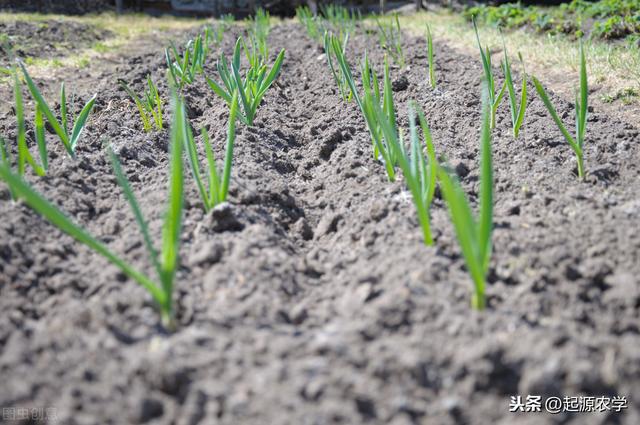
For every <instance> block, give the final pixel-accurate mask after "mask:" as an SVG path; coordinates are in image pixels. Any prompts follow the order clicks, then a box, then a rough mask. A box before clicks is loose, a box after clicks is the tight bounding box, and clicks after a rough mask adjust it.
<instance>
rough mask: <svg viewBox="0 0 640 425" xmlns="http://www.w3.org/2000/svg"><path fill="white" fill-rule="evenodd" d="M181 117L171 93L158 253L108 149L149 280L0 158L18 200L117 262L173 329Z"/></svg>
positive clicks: (0, 175)
mask: <svg viewBox="0 0 640 425" xmlns="http://www.w3.org/2000/svg"><path fill="white" fill-rule="evenodd" d="M184 122H185V108H184V104H183V102H182V100H179V99H178V98H176V97H175V96H174V115H173V122H172V126H171V154H170V174H169V190H168V204H167V211H166V214H165V219H164V226H163V231H162V245H161V250H160V251H159V252H158V251H157V250H156V249H155V247H154V245H153V243H152V242H151V236H150V234H149V230H148V226H147V222H146V221H145V219H144V217H143V215H142V212H141V210H140V207H139V205H138V202H137V201H136V198H135V196H134V194H133V191H132V189H131V186H130V184H129V182H128V180H127V178H126V176H125V174H124V171H123V170H122V167H121V165H120V161H119V160H118V158H117V156H116V155H115V154H114V153H113V151H112V150H111V149H110V148H109V149H108V151H109V157H110V159H111V162H112V165H113V168H114V172H115V175H116V179H117V181H118V183H119V185H120V186H121V188H122V190H123V192H124V195H125V198H126V199H127V201H128V203H129V205H130V206H131V209H132V211H133V214H134V216H135V219H136V222H137V223H138V225H139V227H140V231H141V233H142V237H143V239H144V243H145V246H146V248H147V251H148V254H149V257H150V260H151V262H152V263H153V266H154V268H155V270H156V273H157V279H152V278H150V277H149V276H147V275H145V274H143V273H141V272H140V271H138V270H137V269H136V268H135V267H133V266H132V265H131V264H129V263H128V262H127V261H126V260H124V259H123V258H122V257H120V256H118V255H117V254H115V253H113V252H112V251H111V250H110V249H109V247H107V246H106V245H105V244H104V243H102V242H100V240H99V239H98V238H96V237H94V236H93V235H91V234H90V233H89V232H87V231H86V230H85V229H83V228H82V227H80V226H79V225H77V224H75V223H74V222H73V221H72V220H71V219H70V218H69V217H67V216H66V215H65V214H64V213H63V212H62V211H61V210H60V209H59V208H58V207H57V206H55V205H54V204H52V203H50V202H49V201H47V200H46V199H45V198H44V197H43V196H42V195H40V194H39V193H38V192H36V191H35V190H34V189H33V188H32V187H31V186H30V185H29V184H28V183H27V182H25V181H24V180H23V179H22V177H20V176H19V175H18V174H14V173H13V172H12V171H11V169H10V168H9V166H8V165H7V164H6V163H5V162H4V161H3V162H1V163H0V179H2V180H4V181H5V183H7V185H8V186H9V188H10V190H11V192H12V193H13V194H14V195H15V196H16V197H17V198H19V199H22V200H23V201H24V202H25V203H26V204H27V205H28V206H29V207H31V208H32V209H33V210H34V211H36V212H37V213H38V214H40V215H41V216H42V217H43V218H45V219H47V220H48V221H49V222H51V223H52V224H53V225H54V226H56V227H57V228H58V229H60V230H61V231H63V232H65V233H67V234H69V235H70V236H72V237H73V238H75V239H76V240H77V241H78V242H80V243H83V244H85V245H87V246H88V247H89V248H91V249H92V250H94V251H95V252H97V253H98V254H100V255H102V256H103V257H105V258H106V259H107V260H108V261H110V262H111V263H112V264H114V265H115V266H116V267H118V268H119V269H120V270H121V271H122V272H123V273H124V274H125V275H127V276H128V277H130V278H131V279H133V280H134V281H135V282H137V283H138V284H139V285H140V286H142V287H143V288H145V289H146V290H147V291H148V292H149V294H150V295H151V297H152V298H153V299H154V301H155V302H156V304H157V306H158V308H159V311H160V318H161V321H162V324H163V325H164V326H165V327H166V328H167V329H173V328H174V327H175V321H174V309H173V287H174V279H175V275H176V271H177V269H178V264H179V248H180V232H181V220H182V206H183V175H182V144H183V137H184V134H185V129H184Z"/></svg>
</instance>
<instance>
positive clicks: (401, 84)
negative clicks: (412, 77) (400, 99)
mask: <svg viewBox="0 0 640 425" xmlns="http://www.w3.org/2000/svg"><path fill="white" fill-rule="evenodd" d="M391 88H392V89H393V91H404V90H406V89H407V88H409V79H407V77H406V76H405V75H401V76H400V77H398V79H396V80H395V81H394V82H393V83H391Z"/></svg>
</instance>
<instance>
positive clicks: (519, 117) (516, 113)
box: [502, 46, 527, 139]
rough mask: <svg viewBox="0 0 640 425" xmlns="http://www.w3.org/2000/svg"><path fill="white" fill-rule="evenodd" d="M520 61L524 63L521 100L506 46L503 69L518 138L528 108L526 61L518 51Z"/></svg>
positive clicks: (515, 135)
mask: <svg viewBox="0 0 640 425" xmlns="http://www.w3.org/2000/svg"><path fill="white" fill-rule="evenodd" d="M518 57H519V58H520V63H521V64H522V89H521V91H520V101H519V102H518V97H517V95H516V91H515V88H514V86H513V77H512V76H511V63H510V62H509V55H508V54H507V47H506V46H505V47H504V61H503V62H502V69H503V71H504V77H505V83H506V85H507V90H508V93H509V106H510V108H511V124H512V127H513V138H514V139H517V138H518V135H519V134H520V127H521V126H522V121H523V120H524V113H525V111H526V110H527V72H526V70H525V69H524V61H523V60H522V55H521V54H520V53H518Z"/></svg>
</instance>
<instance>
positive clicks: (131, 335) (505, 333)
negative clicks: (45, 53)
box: [0, 23, 640, 425]
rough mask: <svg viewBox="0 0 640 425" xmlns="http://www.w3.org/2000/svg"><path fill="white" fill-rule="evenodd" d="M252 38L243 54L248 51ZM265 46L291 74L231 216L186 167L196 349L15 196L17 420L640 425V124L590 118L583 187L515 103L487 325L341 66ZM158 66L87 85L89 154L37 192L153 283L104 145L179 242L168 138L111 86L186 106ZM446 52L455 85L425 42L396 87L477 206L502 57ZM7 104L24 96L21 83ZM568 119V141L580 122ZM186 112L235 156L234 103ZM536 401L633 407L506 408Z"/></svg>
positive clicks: (367, 44) (537, 104)
mask: <svg viewBox="0 0 640 425" xmlns="http://www.w3.org/2000/svg"><path fill="white" fill-rule="evenodd" d="M239 34H240V30H239V29H238V28H234V29H233V30H232V31H229V32H227V33H226V34H225V39H224V43H223V47H224V50H225V51H226V53H227V54H230V52H231V50H232V48H233V44H234V43H235V38H236V37H237V36H238V35H239ZM376 41H377V40H376V39H375V37H369V38H368V39H367V38H366V37H365V36H364V35H363V34H362V33H359V34H358V35H354V36H352V38H351V41H350V44H349V57H350V60H351V62H352V65H354V64H355V63H356V58H358V62H359V58H360V56H361V55H362V54H363V52H364V51H365V48H366V49H367V51H368V53H369V55H370V59H371V60H372V62H373V63H374V64H376V67H377V68H378V70H381V68H380V65H381V64H382V61H383V52H382V50H381V49H380V48H379V47H378V46H377V43H376ZM269 42H270V46H271V48H272V49H271V50H272V51H271V53H272V55H275V53H277V51H279V49H280V48H285V49H286V57H285V61H284V65H283V68H282V73H281V75H280V77H279V78H278V80H277V82H276V84H274V86H273V87H272V88H271V89H270V90H269V91H268V93H267V95H266V96H265V101H264V104H263V105H262V107H261V108H260V109H259V110H258V115H257V118H256V122H255V126H254V127H252V128H248V127H246V126H244V125H239V126H238V138H237V141H236V150H235V155H234V156H235V157H234V168H233V180H232V182H231V188H230V199H229V203H228V204H226V205H224V206H222V207H219V208H217V209H216V210H214V211H213V212H211V213H209V214H204V213H203V208H202V205H201V203H200V201H199V197H198V194H197V191H196V188H195V186H194V184H193V181H192V180H191V179H190V176H188V175H187V174H186V172H185V176H186V188H187V190H186V193H185V202H186V206H185V219H184V220H185V221H184V229H183V233H182V243H183V245H182V249H181V255H182V261H181V268H180V270H179V272H178V276H177V281H176V282H177V283H176V311H177V321H178V328H177V331H176V332H174V333H167V332H165V331H164V330H162V328H161V327H160V326H159V322H158V316H157V313H156V311H155V309H154V306H153V304H152V302H151V299H150V297H149V296H148V294H147V293H146V292H145V291H144V290H143V289H142V288H140V287H139V286H137V285H136V284H135V283H133V282H132V281H130V280H126V279H125V278H124V276H123V275H122V274H121V273H120V272H119V271H118V270H117V269H116V268H115V267H114V266H111V265H110V264H108V263H107V262H106V260H104V259H103V258H102V257H100V256H98V255H96V254H95V253H93V252H92V251H89V250H88V249H87V248H85V247H84V246H81V245H79V244H78V243H76V242H75V241H74V240H72V239H71V238H70V237H68V236H66V235H64V234H62V233H61V232H59V231H57V230H56V229H55V228H54V227H52V226H51V225H50V224H48V223H47V222H46V221H44V220H43V219H42V218H40V217H39V216H38V215H37V214H35V213H34V212H32V211H31V210H29V209H28V208H27V207H26V206H24V205H21V204H15V203H13V202H11V200H10V196H9V192H8V190H6V188H5V186H4V185H2V188H1V189H0V198H1V200H0V216H1V217H2V220H0V234H2V239H1V240H0V310H1V311H2V314H1V315H0V342H1V343H0V376H1V377H2V383H3V385H2V386H0V405H2V406H16V407H26V408H46V407H53V408H55V409H56V410H55V412H56V417H57V420H58V421H59V423H64V424H75V423H77V424H85V423H87V424H89V423H100V424H108V423H113V424H121V423H178V424H181V423H184V424H194V423H202V424H205V423H220V424H234V425H235V424H296V425H299V424H356V423H380V424H382V423H390V424H397V425H399V424H418V423H437V424H449V423H451V424H458V423H479V424H485V423H505V424H507V423H565V424H566V423H571V424H591V423H593V424H595V423H620V424H623V423H624V424H637V423H640V410H639V409H638V406H640V352H639V351H638V346H640V335H639V332H640V330H639V322H638V315H639V310H640V284H639V282H638V276H639V275H640V258H639V257H640V228H639V226H638V223H639V222H640V198H639V196H638V193H639V192H640V179H639V175H640V165H639V164H640V145H639V144H638V141H639V140H640V136H639V133H638V130H637V129H636V127H635V126H634V125H631V124H628V123H625V122H622V121H620V120H619V119H618V117H616V116H608V115H604V114H602V113H599V111H598V110H595V111H593V112H592V113H591V114H590V118H589V121H588V124H587V126H588V130H587V141H586V146H585V158H586V159H585V161H586V167H587V172H588V176H587V179H586V181H585V182H580V181H578V179H577V177H576V174H575V161H573V155H572V152H571V150H570V149H569V147H568V145H567V144H566V142H565V141H564V139H563V138H562V135H561V134H560V133H559V131H558V129H557V127H555V124H554V123H553V121H552V120H551V119H550V117H549V116H548V113H547V111H546V109H545V107H544V105H543V104H542V102H541V101H540V100H539V98H537V97H534V98H533V99H532V100H530V104H529V109H528V111H527V116H526V118H525V123H524V126H523V130H522V133H521V136H520V138H519V139H518V140H513V137H512V135H511V127H510V125H511V123H510V116H509V112H508V106H507V102H504V104H503V105H502V106H501V108H500V109H499V112H498V124H497V128H496V130H495V131H494V132H493V136H494V137H493V144H492V147H493V154H494V173H495V195H494V198H495V217H494V222H495V230H494V236H493V241H494V255H493V259H492V262H491V269H490V274H489V275H490V277H489V286H488V288H487V294H488V307H487V309H486V310H485V311H482V312H478V311H474V310H472V309H471V308H470V303H469V300H470V294H471V292H472V284H471V281H470V278H469V276H468V274H467V272H466V270H465V269H464V261H463V259H462V257H461V254H460V251H459V246H458V244H457V241H456V239H455V235H454V233H453V229H452V227H451V224H450V221H449V218H448V211H447V209H446V207H445V205H444V203H443V201H442V200H441V199H440V196H439V194H437V196H436V200H435V202H434V206H433V208H432V211H431V215H432V226H433V231H434V237H435V244H434V246H433V247H426V246H425V245H424V244H423V242H422V236H421V232H420V229H419V226H418V223H417V221H416V219H415V212H414V206H413V204H412V202H411V197H410V195H409V194H408V193H407V191H406V189H405V187H404V184H403V182H402V181H399V182H396V183H393V184H390V183H388V182H387V179H386V175H385V172H384V167H383V166H382V165H381V164H380V163H379V162H377V161H374V160H373V158H372V155H371V141H370V136H369V133H368V131H367V128H366V126H365V123H364V121H363V119H362V117H361V114H360V112H359V110H358V109H357V106H356V105H355V104H354V103H353V102H352V103H349V104H345V103H344V102H343V101H342V100H341V99H340V97H339V95H338V93H337V89H336V86H335V83H334V81H333V79H332V77H331V74H330V73H329V71H328V68H327V65H326V63H325V61H324V58H323V57H322V49H321V47H320V46H318V45H317V44H315V42H313V41H312V40H311V39H309V38H308V37H307V36H306V35H305V33H304V30H303V29H302V27H300V26H299V25H294V24H288V23H285V24H281V25H279V26H277V27H274V28H273V29H272V32H271V35H270V39H269ZM163 48H164V46H149V49H148V51H145V52H136V54H133V55H125V56H124V58H123V60H122V61H121V62H120V63H118V64H117V66H114V65H101V64H100V63H96V64H92V65H91V66H92V67H93V68H92V69H93V70H94V71H102V72H103V73H107V71H108V75H107V76H103V77H101V78H95V77H91V76H90V75H98V74H92V73H89V72H87V73H83V74H82V75H80V76H78V78H77V79H75V78H71V77H70V78H67V85H68V87H74V88H77V92H78V95H79V97H81V98H82V99H88V98H89V97H90V95H92V94H93V93H96V92H97V93H98V101H97V103H96V109H95V110H94V112H93V114H92V115H91V117H90V120H89V124H88V126H87V128H86V129H85V133H84V135H83V139H82V141H81V144H80V146H79V147H78V158H77V160H75V161H73V160H71V159H69V158H68V157H67V156H66V154H65V152H64V149H63V147H62V145H61V144H59V143H51V151H52V157H53V160H52V163H51V169H50V172H49V175H48V176H47V177H45V178H35V177H33V176H31V177H30V178H29V181H30V182H32V183H33V185H34V186H35V187H36V188H37V189H38V190H39V192H40V193H42V194H44V196H45V197H46V198H48V199H49V200H52V201H53V202H55V203H56V204H58V205H60V206H61V208H63V210H64V211H66V212H67V213H68V214H69V215H70V216H71V217H73V218H74V220H76V221H77V222H79V223H81V224H82V225H83V226H85V227H86V228H87V229H88V230H90V231H91V232H92V233H93V234H95V235H97V236H99V238H100V239H101V240H102V241H104V242H106V243H107V244H108V245H109V246H110V247H111V248H112V249H113V250H114V251H116V252H118V253H121V254H122V255H124V256H126V258H127V259H129V260H130V261H132V262H133V264H135V265H136V266H138V267H143V265H144V264H145V261H146V257H145V255H146V254H145V251H144V250H145V248H144V245H143V242H142V238H141V235H140V233H139V230H138V227H137V226H136V223H135V219H134V217H133V215H132V214H131V213H130V211H129V208H128V206H127V204H126V200H125V199H124V197H123V196H122V194H121V190H120V188H119V187H118V185H117V183H116V181H115V179H114V177H113V172H112V170H111V167H110V165H109V162H108V160H107V157H106V155H105V152H104V149H103V147H104V142H105V141H110V142H111V143H112V144H113V145H114V147H115V150H116V152H117V153H118V154H119V156H120V158H121V160H122V163H123V167H124V169H125V171H126V173H127V175H128V177H129V179H130V180H131V182H132V185H133V188H134V191H135V193H136V195H137V196H138V198H139V201H140V203H141V206H142V209H143V210H144V212H145V213H146V215H147V217H150V228H151V231H152V233H153V234H154V235H159V233H160V227H161V224H162V214H163V211H164V204H165V200H166V199H165V198H166V181H167V173H168V167H167V161H168V154H167V145H168V140H169V135H168V131H166V130H165V131H163V132H158V133H151V134H147V133H144V132H143V131H142V128H141V123H140V120H139V118H138V116H137V112H136V110H135V108H134V106H133V105H132V104H131V102H130V101H129V100H128V98H127V96H126V94H125V93H124V92H123V91H121V90H120V89H119V87H118V86H117V83H116V81H117V79H118V78H124V79H125V80H127V81H129V82H131V83H132V84H134V85H135V86H136V87H142V83H143V79H144V77H145V76H146V74H147V73H149V72H150V73H151V74H152V75H153V77H154V78H155V79H156V80H157V81H160V82H161V83H160V89H161V92H163V93H165V94H166V93H167V86H166V83H165V82H164V76H165V70H166V65H165V61H164V57H163V55H162V54H161V52H162V49H163ZM435 49H436V66H437V77H438V88H437V89H435V90H433V89H431V88H430V86H429V84H428V79H427V70H426V61H427V59H426V53H425V43H424V40H421V39H415V38H413V39H409V38H407V40H406V43H405V55H406V57H407V63H408V68H406V69H404V70H400V69H397V68H393V69H392V70H391V71H392V79H393V82H394V88H395V92H394V97H395V101H396V104H397V105H398V106H399V110H400V111H399V117H400V123H401V125H402V126H403V127H404V128H405V129H406V128H407V127H408V123H407V118H406V116H407V112H406V111H407V108H406V105H407V103H408V101H409V100H411V99H415V100H416V101H417V102H418V104H420V105H421V106H422V107H423V108H424V110H425V113H426V116H427V119H428V121H429V124H430V126H431V129H432V132H433V139H434V144H435V148H436V152H437V153H438V155H439V156H440V157H441V158H446V160H447V162H448V163H449V164H451V165H452V166H453V167H454V168H455V170H456V172H457V173H458V175H459V176H460V179H461V183H462V185H463V188H464V189H465V191H466V192H467V193H470V194H472V195H471V199H472V200H475V198H476V196H475V194H476V193H477V187H478V158H477V157H478V151H479V131H480V105H481V100H480V80H481V76H482V68H481V63H480V60H479V57H469V56H465V55H463V54H461V53H459V52H457V51H455V50H452V49H450V48H448V47H447V46H446V45H443V44H442V43H439V42H438V40H435ZM102 66H104V67H106V68H104V69H102V68H101V67H102ZM214 69H215V63H214V61H213V60H212V59H211V60H209V62H208V65H207V70H208V73H209V74H213V73H214ZM568 77H571V78H574V77H573V76H568ZM575 78H576V81H577V76H576V77H575ZM530 92H531V93H535V90H534V89H533V86H531V87H530ZM0 93H1V94H2V96H3V98H5V99H10V90H9V88H8V87H3V88H2V90H0ZM46 95H47V96H48V97H49V98H53V96H54V95H55V93H53V92H51V93H46ZM532 97H533V96H532ZM553 100H554V102H555V104H556V105H557V107H558V110H559V113H560V114H561V116H563V117H564V118H565V121H567V122H568V121H570V119H571V118H570V117H571V115H570V113H571V112H572V107H571V105H570V103H569V102H566V101H564V100H562V99H559V98H557V97H554V98H553ZM186 102H187V105H188V115H189V118H190V119H191V122H192V124H193V126H194V128H196V129H199V128H200V127H201V126H203V125H204V126H206V127H207V128H208V130H209V133H210V134H211V135H212V140H213V142H214V148H215V152H216V156H217V157H218V158H220V157H221V156H222V154H223V151H224V143H223V141H224V138H225V132H226V121H227V115H228V113H227V107H226V105H225V104H224V103H223V102H222V101H221V100H220V99H219V98H217V97H216V96H215V95H214V94H213V93H212V92H211V90H210V89H209V88H208V87H207V85H206V83H205V82H204V81H203V80H202V79H200V80H199V81H198V82H197V83H196V84H193V85H191V86H189V87H187V88H186ZM0 108H2V109H0V133H1V134H5V135H6V136H7V138H8V140H14V138H15V133H16V127H15V126H16V124H15V117H14V115H13V113H12V112H11V110H10V104H9V102H7V103H6V104H3V105H2V106H0ZM28 109H29V110H31V109H32V108H31V107H29V108H28ZM167 118H168V117H167ZM405 134H407V133H405ZM52 140H53V139H52ZM527 394H531V395H541V396H543V397H549V396H560V397H564V396H580V395H587V396H607V397H614V396H621V397H626V399H627V401H628V406H629V407H628V408H627V409H625V410H624V411H623V412H622V413H615V412H613V411H608V412H603V413H563V414H559V415H548V414H545V413H510V412H509V401H510V396H513V395H522V396H526V395H527ZM527 421H529V422H527Z"/></svg>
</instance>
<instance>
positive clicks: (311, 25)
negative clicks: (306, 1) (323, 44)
mask: <svg viewBox="0 0 640 425" xmlns="http://www.w3.org/2000/svg"><path fill="white" fill-rule="evenodd" d="M296 17H297V18H298V22H300V24H302V26H303V27H304V28H305V30H306V31H307V35H308V36H309V37H310V38H312V39H313V40H315V41H317V42H319V41H320V39H321V37H322V33H321V31H320V25H319V24H318V21H317V20H316V17H315V16H313V13H312V12H311V9H309V7H308V6H298V7H297V8H296ZM325 33H326V31H325Z"/></svg>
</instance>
